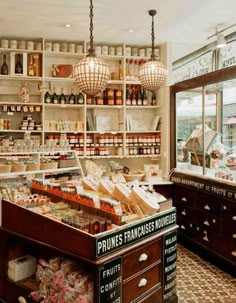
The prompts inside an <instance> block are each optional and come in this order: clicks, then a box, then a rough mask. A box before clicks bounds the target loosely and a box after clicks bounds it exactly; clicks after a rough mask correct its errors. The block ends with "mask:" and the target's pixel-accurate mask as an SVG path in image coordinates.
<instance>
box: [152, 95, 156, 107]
mask: <svg viewBox="0 0 236 303" xmlns="http://www.w3.org/2000/svg"><path fill="white" fill-rule="evenodd" d="M152 105H153V106H155V105H157V100H156V94H155V93H154V92H152Z"/></svg>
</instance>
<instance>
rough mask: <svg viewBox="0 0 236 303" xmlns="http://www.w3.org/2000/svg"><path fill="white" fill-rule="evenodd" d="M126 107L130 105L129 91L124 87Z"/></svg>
mask: <svg viewBox="0 0 236 303" xmlns="http://www.w3.org/2000/svg"><path fill="white" fill-rule="evenodd" d="M126 105H131V100H130V90H129V87H128V86H127V87H126Z"/></svg>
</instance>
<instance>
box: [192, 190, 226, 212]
mask: <svg viewBox="0 0 236 303" xmlns="http://www.w3.org/2000/svg"><path fill="white" fill-rule="evenodd" d="M195 206H196V208H198V209H201V210H204V211H205V212H208V213H210V214H213V215H218V216H221V201H220V199H219V198H217V197H213V196H209V195H206V194H200V195H199V196H198V198H197V203H196V205H195Z"/></svg>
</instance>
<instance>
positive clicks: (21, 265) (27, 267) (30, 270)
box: [7, 255, 37, 282]
mask: <svg viewBox="0 0 236 303" xmlns="http://www.w3.org/2000/svg"><path fill="white" fill-rule="evenodd" d="M36 265H37V260H36V258H35V257H32V256H30V255H27V256H24V257H21V258H18V259H15V260H11V261H9V262H8V271H7V275H8V278H9V279H11V280H13V281H14V282H17V281H20V280H23V279H26V278H28V277H30V276H32V275H33V274H35V272H36Z"/></svg>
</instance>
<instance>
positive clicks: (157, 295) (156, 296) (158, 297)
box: [138, 288, 162, 303]
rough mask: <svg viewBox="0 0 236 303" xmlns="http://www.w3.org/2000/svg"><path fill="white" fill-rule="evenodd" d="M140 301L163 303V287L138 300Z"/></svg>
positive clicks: (144, 302)
mask: <svg viewBox="0 0 236 303" xmlns="http://www.w3.org/2000/svg"><path fill="white" fill-rule="evenodd" d="M138 303H162V288H159V289H158V290H157V291H155V292H154V293H152V294H151V295H149V296H148V297H146V298H144V299H143V300H140V301H138Z"/></svg>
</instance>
